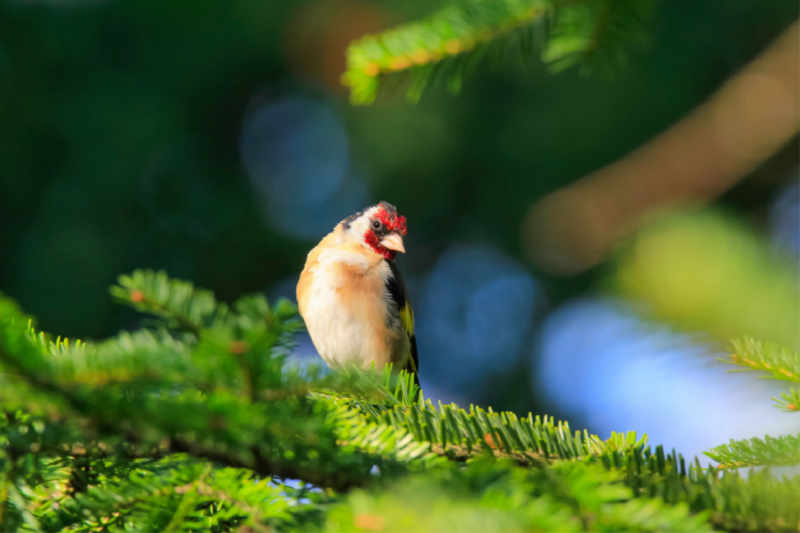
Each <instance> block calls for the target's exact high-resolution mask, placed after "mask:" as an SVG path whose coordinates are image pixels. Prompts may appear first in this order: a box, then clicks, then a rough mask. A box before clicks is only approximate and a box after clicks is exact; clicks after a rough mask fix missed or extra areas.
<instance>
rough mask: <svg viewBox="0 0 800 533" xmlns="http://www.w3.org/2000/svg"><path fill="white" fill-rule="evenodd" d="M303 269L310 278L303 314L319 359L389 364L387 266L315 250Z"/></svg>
mask: <svg viewBox="0 0 800 533" xmlns="http://www.w3.org/2000/svg"><path fill="white" fill-rule="evenodd" d="M353 272H355V273H356V274H355V275H353V274H352V273H353ZM309 273H310V274H311V275H312V276H313V282H312V283H311V286H310V287H309V290H310V294H309V297H308V300H307V304H306V306H305V312H304V313H303V318H304V319H305V322H306V327H307V328H308V332H309V334H310V335H311V339H312V340H313V341H314V345H315V346H316V348H317V350H318V351H319V354H320V355H321V356H322V358H323V359H324V360H325V362H327V363H328V365H330V366H331V367H334V368H336V367H343V366H351V365H356V366H358V367H361V368H369V366H370V364H371V363H372V362H373V361H374V362H375V364H376V367H378V366H382V365H384V364H386V363H387V362H389V359H390V358H391V356H392V352H394V351H395V350H394V346H393V345H394V342H392V339H393V338H396V337H397V335H396V334H395V333H394V332H392V331H390V330H388V329H387V327H386V319H387V312H388V309H387V306H388V301H387V299H386V298H385V297H384V293H385V289H384V286H385V280H386V279H387V277H388V276H389V275H391V272H390V269H389V267H388V265H386V264H385V263H384V262H383V261H381V262H379V263H375V262H370V261H368V260H367V259H365V258H364V257H363V255H361V254H355V253H348V252H346V251H342V250H336V249H331V250H325V251H323V252H322V253H321V254H320V256H319V258H318V262H317V264H316V265H314V266H313V267H312V268H311V269H310V270H309ZM387 337H388V338H387Z"/></svg>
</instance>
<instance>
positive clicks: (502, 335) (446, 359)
mask: <svg viewBox="0 0 800 533" xmlns="http://www.w3.org/2000/svg"><path fill="white" fill-rule="evenodd" d="M541 303H542V298H541V294H540V289H539V287H538V285H537V283H536V282H535V281H534V279H533V278H532V277H531V275H530V274H529V273H528V272H527V271H526V270H525V269H524V268H523V267H521V266H520V265H519V264H517V263H516V262H515V261H513V260H512V259H510V258H509V257H507V256H505V255H503V254H501V253H499V252H496V251H493V250H489V249H485V248H463V247H459V248H454V249H452V250H450V251H448V252H446V253H445V254H444V255H443V256H442V257H441V258H439V260H438V261H437V263H436V265H435V266H434V268H433V272H432V273H431V275H430V277H429V279H428V281H427V288H426V290H425V293H424V296H423V299H422V302H421V306H420V310H419V311H418V313H417V330H418V341H419V350H420V359H421V361H424V374H425V378H426V380H431V381H432V382H433V383H434V384H435V385H437V386H441V387H442V388H457V387H461V386H464V385H474V384H476V383H479V382H480V381H481V380H482V378H483V377H484V375H485V373H486V371H487V369H489V371H490V372H498V373H500V372H503V371H507V370H508V369H510V368H511V367H513V366H514V364H515V363H516V362H517V360H518V356H519V355H520V350H521V348H522V346H523V343H524V341H525V339H526V335H527V334H528V332H529V331H530V328H531V326H532V323H533V317H534V311H535V309H536V307H537V305H541ZM420 365H421V366H422V362H421V363H420Z"/></svg>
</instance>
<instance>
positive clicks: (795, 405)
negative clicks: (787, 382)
mask: <svg viewBox="0 0 800 533" xmlns="http://www.w3.org/2000/svg"><path fill="white" fill-rule="evenodd" d="M772 399H773V400H774V401H775V402H776V404H775V407H777V408H778V409H781V410H783V411H784V412H787V413H788V412H791V411H800V390H797V389H795V388H790V389H789V392H781V397H780V398H775V397H774V396H773V398H772Z"/></svg>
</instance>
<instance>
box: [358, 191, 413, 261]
mask: <svg viewBox="0 0 800 533" xmlns="http://www.w3.org/2000/svg"><path fill="white" fill-rule="evenodd" d="M405 234H406V217H404V216H400V215H398V214H397V209H396V208H395V207H394V206H393V205H391V204H387V203H386V202H381V203H380V204H378V210H377V211H376V212H375V214H373V215H372V217H371V218H370V220H369V227H368V229H367V231H366V232H365V233H364V242H365V243H366V244H367V245H368V246H369V247H370V248H372V249H373V250H375V252H377V253H379V254H381V255H382V256H383V257H384V258H386V259H388V260H390V261H392V260H394V258H395V256H396V255H397V252H402V253H405V251H406V249H405V247H404V246H403V236H404V235H405Z"/></svg>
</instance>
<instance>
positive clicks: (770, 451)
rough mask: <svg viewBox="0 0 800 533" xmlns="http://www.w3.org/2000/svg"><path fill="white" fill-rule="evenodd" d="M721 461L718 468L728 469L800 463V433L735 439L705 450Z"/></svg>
mask: <svg viewBox="0 0 800 533" xmlns="http://www.w3.org/2000/svg"><path fill="white" fill-rule="evenodd" d="M703 455H706V456H708V457H710V458H711V459H712V460H714V461H716V462H718V463H719V465H717V468H719V469H720V470H727V469H731V468H742V467H750V466H791V465H796V464H798V463H800V434H797V435H794V436H792V435H785V436H780V437H777V438H773V437H770V436H769V435H766V436H765V437H764V440H761V439H759V438H757V437H754V438H752V439H746V440H739V441H737V440H733V439H731V441H730V442H729V443H728V444H722V445H720V446H716V447H714V448H712V449H710V450H709V451H707V452H703Z"/></svg>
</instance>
